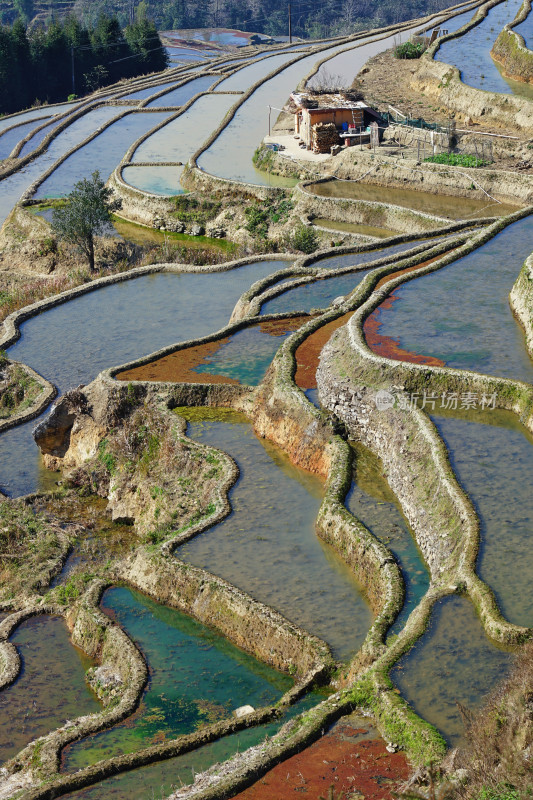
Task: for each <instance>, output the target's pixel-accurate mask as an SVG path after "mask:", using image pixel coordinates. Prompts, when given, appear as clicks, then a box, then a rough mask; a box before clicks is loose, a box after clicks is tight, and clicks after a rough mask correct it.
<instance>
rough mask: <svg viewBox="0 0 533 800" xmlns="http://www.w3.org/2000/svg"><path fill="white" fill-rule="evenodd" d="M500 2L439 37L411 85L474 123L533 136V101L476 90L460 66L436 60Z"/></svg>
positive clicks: (423, 60) (420, 63)
mask: <svg viewBox="0 0 533 800" xmlns="http://www.w3.org/2000/svg"><path fill="white" fill-rule="evenodd" d="M498 2H499V0H489V2H488V3H485V5H483V6H482V7H481V8H480V9H479V11H478V12H477V14H476V15H475V17H474V19H473V20H472V21H470V22H468V23H467V24H466V25H463V27H462V28H459V30H458V31H455V32H454V33H450V34H448V36H443V37H441V38H439V39H437V41H436V42H435V44H434V45H432V46H431V47H430V48H428V50H427V51H426V52H425V53H424V55H423V56H422V57H421V58H420V61H419V66H418V69H417V71H416V72H415V74H414V75H413V79H412V81H411V86H412V88H413V89H415V90H416V91H417V92H423V93H424V94H425V95H426V97H429V98H432V99H433V100H434V102H436V103H438V104H440V105H445V106H447V107H448V108H450V109H452V110H453V111H456V112H458V113H459V114H462V115H463V116H464V117H470V119H471V120H472V121H474V122H477V123H480V124H484V125H487V124H490V125H491V126H494V127H496V128H505V129H509V128H514V129H518V130H519V131H521V132H523V133H524V134H525V135H531V134H532V133H533V102H532V101H530V100H528V99H527V98H525V97H517V96H515V95H513V94H498V93H496V92H486V91H484V90H482V89H474V88H473V87H471V86H468V85H467V84H465V83H463V81H462V80H461V73H460V70H458V69H457V67H453V66H451V65H449V64H444V63H442V62H440V61H435V60H434V56H435V54H436V52H437V51H438V49H439V47H440V46H441V44H443V43H444V42H446V41H448V40H450V39H456V38H459V37H460V36H462V35H463V34H464V33H466V32H467V31H469V30H470V29H471V28H472V27H474V26H475V25H477V24H479V23H480V22H481V21H482V20H483V19H484V18H485V17H486V15H487V13H488V11H489V10H490V9H491V8H492V7H493V6H494V5H496V4H497V3H498Z"/></svg>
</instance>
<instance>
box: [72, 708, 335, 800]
mask: <svg viewBox="0 0 533 800" xmlns="http://www.w3.org/2000/svg"><path fill="white" fill-rule="evenodd" d="M322 699H323V696H321V695H319V694H317V693H316V692H311V693H310V694H309V695H306V696H305V697H304V698H303V699H302V700H299V701H298V703H296V704H295V705H294V706H292V707H291V708H290V709H289V710H288V711H287V712H286V713H285V714H284V715H283V716H282V717H281V719H280V720H277V721H276V722H271V723H268V724H267V725H259V726H257V727H256V728H249V729H244V730H242V731H240V732H239V733H235V734H233V735H232V736H226V737H224V738H223V739H220V740H218V741H215V742H212V743H211V744H207V745H204V747H201V748H199V749H198V750H193V751H192V752H191V753H185V754H184V755H182V756H178V757H177V758H170V759H168V760H167V761H160V762H158V763H155V764H151V765H149V766H147V767H142V768H140V769H135V770H131V771H130V772H124V773H122V774H121V775H117V776H115V777H113V778H108V779H107V780H106V781H102V782H101V783H97V784H96V785H95V786H91V787H89V788H87V789H82V790H80V791H78V792H72V793H71V794H68V795H64V797H65V800H147V798H153V797H166V796H167V795H168V794H170V792H171V791H172V790H174V789H178V788H179V787H180V786H186V785H189V784H190V783H192V782H193V781H194V776H195V775H196V774H197V773H199V772H203V771H204V770H206V769H208V768H209V767H211V766H212V765H213V764H217V763H220V762H222V761H226V760H227V759H228V758H230V757H231V756H232V755H234V754H235V753H242V752H243V751H244V750H246V749H247V748H248V747H253V746H254V745H257V744H259V743H260V742H262V741H263V740H264V739H265V738H266V737H267V736H273V735H274V734H275V733H277V731H278V730H279V729H280V727H281V726H282V725H283V723H285V722H286V721H287V720H289V719H291V718H292V717H294V716H295V715H296V714H299V713H302V712H303V711H306V710H307V709H308V708H311V707H312V706H314V705H316V704H317V703H318V702H320V700H322Z"/></svg>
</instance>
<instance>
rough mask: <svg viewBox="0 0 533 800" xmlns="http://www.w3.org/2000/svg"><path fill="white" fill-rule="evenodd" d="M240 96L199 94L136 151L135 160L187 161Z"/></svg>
mask: <svg viewBox="0 0 533 800" xmlns="http://www.w3.org/2000/svg"><path fill="white" fill-rule="evenodd" d="M236 100H237V98H236V97H235V95H231V94H229V95H228V94H226V95H224V94H222V95H219V94H212V95H204V96H203V97H199V98H198V100H197V101H196V102H195V103H194V104H193V105H192V106H191V107H190V108H189V109H187V111H186V112H185V114H183V115H182V116H180V117H178V118H177V119H175V120H173V121H172V122H169V123H168V125H165V126H164V128H161V130H159V131H157V132H156V133H154V134H153V135H152V136H150V137H149V138H148V139H146V141H144V142H143V143H142V144H141V145H140V147H139V148H138V149H137V150H136V151H135V154H134V156H133V161H134V162H135V161H155V162H156V163H157V162H158V161H182V162H183V163H184V164H186V163H187V161H188V160H189V158H190V156H191V155H192V154H193V153H194V152H195V150H198V148H199V147H200V145H201V144H202V142H204V141H205V140H206V139H207V137H208V136H209V134H210V133H211V131H212V130H214V129H215V128H216V127H217V126H218V125H219V124H220V122H221V121H222V119H223V118H224V115H225V114H226V112H227V111H228V109H230V108H231V106H232V105H233V104H234V103H235V101H236Z"/></svg>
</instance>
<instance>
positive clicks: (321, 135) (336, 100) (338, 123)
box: [291, 92, 381, 153]
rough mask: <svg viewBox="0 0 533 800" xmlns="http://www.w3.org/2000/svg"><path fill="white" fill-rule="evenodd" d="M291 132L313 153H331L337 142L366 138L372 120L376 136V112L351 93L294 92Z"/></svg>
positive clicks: (350, 141) (370, 129) (367, 138)
mask: <svg viewBox="0 0 533 800" xmlns="http://www.w3.org/2000/svg"><path fill="white" fill-rule="evenodd" d="M291 106H292V108H293V110H294V132H295V134H296V135H297V136H300V138H301V140H302V143H303V144H304V145H305V147H306V148H307V149H308V150H312V151H313V152H314V153H330V152H331V148H332V147H334V146H335V145H339V144H347V145H350V144H355V143H357V142H360V141H369V140H370V138H371V135H372V128H371V126H372V123H374V129H375V133H376V135H377V124H376V123H377V122H378V121H381V118H380V116H379V114H378V113H377V112H376V111H374V109H372V108H370V106H368V105H367V104H366V103H364V102H363V101H362V100H355V99H353V95H352V96H351V95H350V92H335V93H331V94H318V93H316V92H293V94H291Z"/></svg>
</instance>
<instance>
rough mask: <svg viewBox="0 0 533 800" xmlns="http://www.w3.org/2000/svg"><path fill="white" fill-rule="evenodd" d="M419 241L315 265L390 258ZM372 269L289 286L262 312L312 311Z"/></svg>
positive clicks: (344, 264) (346, 290) (348, 289)
mask: <svg viewBox="0 0 533 800" xmlns="http://www.w3.org/2000/svg"><path fill="white" fill-rule="evenodd" d="M429 241H430V240H429ZM429 241H428V244H429ZM418 244H420V242H416V241H415V242H403V243H402V244H396V245H393V246H392V247H383V248H379V249H376V250H368V251H366V252H359V253H349V254H344V255H338V256H328V257H327V258H321V259H318V260H317V261H315V262H313V264H312V266H313V267H320V268H321V269H332V270H333V269H341V268H343V267H351V266H357V265H358V264H367V263H369V264H371V263H372V262H374V261H379V260H380V259H382V258H386V257H387V258H388V257H389V256H390V257H391V258H392V256H394V255H396V254H399V253H402V252H405V251H406V250H411V249H412V248H414V247H416V246H417V245H418ZM371 269H372V268H369V269H367V270H361V271H360V272H353V273H349V274H346V275H340V276H338V277H332V278H325V279H322V280H318V281H314V282H313V283H308V284H304V285H302V286H296V287H295V288H293V289H288V290H287V291H285V292H283V293H282V294H280V295H277V296H276V297H273V298H272V299H271V300H267V301H266V302H265V303H263V305H262V306H261V313H262V314H278V313H284V312H288V311H310V310H311V309H313V308H325V307H326V306H328V305H329V304H330V303H331V301H332V300H335V298H336V297H339V296H340V295H343V294H346V293H349V292H351V291H353V289H355V287H356V286H358V284H359V283H361V281H362V280H363V278H364V277H365V275H368V273H369V272H370V271H371Z"/></svg>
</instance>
